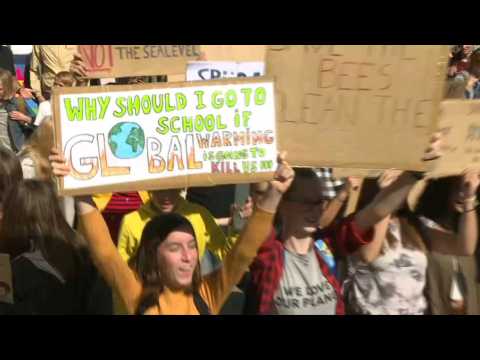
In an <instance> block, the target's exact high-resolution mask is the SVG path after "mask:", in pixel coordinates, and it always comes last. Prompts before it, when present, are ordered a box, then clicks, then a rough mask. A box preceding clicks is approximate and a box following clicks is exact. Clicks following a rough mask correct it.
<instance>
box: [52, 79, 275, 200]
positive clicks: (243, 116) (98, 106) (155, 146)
mask: <svg viewBox="0 0 480 360" xmlns="http://www.w3.org/2000/svg"><path fill="white" fill-rule="evenodd" d="M53 107H54V119H55V133H56V142H57V146H59V147H61V148H62V149H63V151H64V154H65V157H66V158H67V159H68V161H69V163H70V166H71V167H72V172H71V175H70V176H68V177H66V178H64V179H63V181H61V182H60V192H61V193H62V194H67V195H78V194H91V193H103V192H114V191H134V190H154V189H169V188H186V187H189V186H213V185H219V184H232V183H233V184H235V183H250V182H256V181H265V180H268V179H271V178H272V175H273V172H274V171H275V168H276V158H277V146H276V122H275V99H274V88H273V82H272V81H271V80H269V79H265V78H258V79H244V80H239V79H232V80H217V81H208V82H201V83H192V82H190V83H173V84H171V83H167V84H165V83H163V84H145V85H126V86H107V87H102V88H55V90H54V104H53Z"/></svg>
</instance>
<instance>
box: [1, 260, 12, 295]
mask: <svg viewBox="0 0 480 360" xmlns="http://www.w3.org/2000/svg"><path fill="white" fill-rule="evenodd" d="M0 302H4V303H8V304H13V284H12V267H11V265H10V256H9V255H8V254H0Z"/></svg>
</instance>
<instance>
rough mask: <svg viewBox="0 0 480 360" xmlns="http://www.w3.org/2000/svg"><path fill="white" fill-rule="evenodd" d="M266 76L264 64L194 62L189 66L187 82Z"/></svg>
mask: <svg viewBox="0 0 480 360" xmlns="http://www.w3.org/2000/svg"><path fill="white" fill-rule="evenodd" d="M264 74H265V63H263V62H258V61H257V62H240V63H238V62H231V61H216V62H210V61H194V62H189V63H188V65H187V81H198V80H215V79H221V78H234V77H239V78H242V77H255V76H263V75H264Z"/></svg>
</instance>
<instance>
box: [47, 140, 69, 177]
mask: <svg viewBox="0 0 480 360" xmlns="http://www.w3.org/2000/svg"><path fill="white" fill-rule="evenodd" d="M48 160H49V161H50V166H51V167H52V171H53V174H54V175H55V176H56V177H64V176H68V175H69V174H70V171H72V169H71V168H70V166H69V165H68V164H67V160H66V159H65V156H64V155H63V153H62V151H61V150H58V149H57V148H56V147H54V148H52V149H51V151H50V156H49V157H48Z"/></svg>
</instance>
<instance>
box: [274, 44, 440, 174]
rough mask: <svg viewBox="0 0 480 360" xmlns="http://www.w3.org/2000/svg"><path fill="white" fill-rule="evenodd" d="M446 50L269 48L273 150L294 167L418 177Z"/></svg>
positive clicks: (432, 47) (435, 109) (430, 47)
mask: <svg viewBox="0 0 480 360" xmlns="http://www.w3.org/2000/svg"><path fill="white" fill-rule="evenodd" d="M447 54H448V49H447V47H446V46H437V45H428V46H427V45H422V46H410V45H393V46H387V45H385V46H384V45H363V46H360V45H358V46H357V45H305V46H303V45H302V46H300V45H275V46H270V47H269V49H268V50H267V58H266V62H267V65H266V66H267V75H269V76H273V77H274V79H275V85H276V88H277V89H278V93H277V103H278V121H279V125H278V126H279V128H278V131H279V148H281V149H284V150H287V151H288V152H289V161H290V162H291V164H293V165H296V166H314V167H319V166H331V167H343V168H360V169H387V168H399V169H404V170H424V167H425V165H424V164H423V163H422V162H421V161H420V159H421V156H422V153H423V151H424V149H425V146H426V144H428V140H429V137H430V134H431V132H432V131H433V130H434V129H435V127H436V118H437V113H438V105H439V102H440V99H441V95H442V91H443V85H444V77H445V68H446V60H447Z"/></svg>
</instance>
